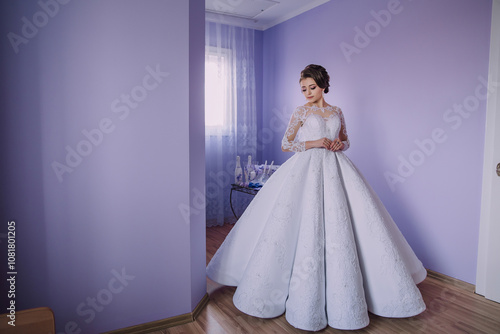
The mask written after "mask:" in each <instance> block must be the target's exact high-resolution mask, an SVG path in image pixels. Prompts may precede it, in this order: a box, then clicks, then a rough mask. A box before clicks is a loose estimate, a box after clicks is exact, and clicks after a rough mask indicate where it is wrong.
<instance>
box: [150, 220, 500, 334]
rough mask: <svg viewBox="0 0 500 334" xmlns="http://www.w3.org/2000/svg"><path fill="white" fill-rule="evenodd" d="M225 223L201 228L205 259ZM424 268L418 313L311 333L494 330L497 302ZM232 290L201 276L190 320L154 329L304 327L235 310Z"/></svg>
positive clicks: (234, 331) (498, 319)
mask: <svg viewBox="0 0 500 334" xmlns="http://www.w3.org/2000/svg"><path fill="white" fill-rule="evenodd" d="M231 228H232V225H229V224H226V225H224V226H220V227H209V228H207V263H208V262H209V261H210V259H211V258H212V256H213V255H214V254H215V252H216V250H217V249H218V247H219V246H220V244H221V243H222V241H223V240H224V238H225V236H226V235H227V233H229V231H230V230H231ZM428 273H429V274H428V277H427V278H426V279H425V280H424V281H423V282H422V283H420V284H419V285H418V287H419V289H420V291H421V292H422V296H423V298H424V301H425V303H426V305H427V310H426V311H424V312H423V313H421V314H420V315H418V316H416V317H413V318H406V319H390V318H383V317H379V316H375V315H372V314H370V324H369V325H368V327H365V328H363V329H360V330H356V331H341V330H337V329H334V328H331V327H327V328H325V329H324V330H322V331H319V332H316V333H322V334H323V333H325V334H326V333H328V334H330V333H352V334H358V333H360V334H361V333H363V334H365V333H373V334H375V333H377V334H378V333H380V334H391V333H398V334H400V333H410V334H413V333H425V334H433V333H436V334H443V333H446V334H448V333H450V334H456V333H471V334H482V333H485V334H500V304H498V303H495V302H493V301H490V300H487V299H486V298H484V297H482V296H479V295H477V294H475V293H474V286H473V285H471V284H468V283H465V282H462V281H459V280H457V279H454V278H451V277H447V276H445V275H442V274H439V273H436V272H433V271H429V272H428ZM499 284H500V282H499ZM234 291H235V288H234V287H227V286H222V285H220V284H217V283H215V282H213V281H211V280H210V279H207V292H208V293H209V296H210V301H209V303H208V305H207V306H206V307H205V308H204V309H203V311H202V312H201V313H200V315H199V316H198V318H197V319H196V321H194V322H192V323H188V324H184V325H180V326H176V327H170V328H167V329H164V330H162V331H156V332H155V333H156V334H181V333H182V334H184V333H186V334H192V333H193V334H194V333H209V334H224V333H229V334H240V333H242V334H243V333H249V334H250V333H251V334H253V333H255V334H261V333H262V334H266V333H310V332H307V331H303V330H299V329H296V328H294V327H292V326H291V325H290V324H288V322H287V321H286V320H285V316H284V315H282V316H280V317H277V318H274V319H259V318H255V317H251V316H249V315H246V314H244V313H242V312H240V311H239V310H238V309H236V307H234V305H233V301H232V297H233V294H234Z"/></svg>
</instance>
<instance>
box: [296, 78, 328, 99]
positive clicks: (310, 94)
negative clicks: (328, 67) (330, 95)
mask: <svg viewBox="0 0 500 334" xmlns="http://www.w3.org/2000/svg"><path fill="white" fill-rule="evenodd" d="M300 89H301V90H302V94H304V96H305V97H306V99H307V102H311V103H316V102H318V101H320V100H321V99H322V98H323V91H324V89H323V88H320V87H319V86H318V85H317V84H316V81H314V79H313V78H305V79H302V80H301V81H300Z"/></svg>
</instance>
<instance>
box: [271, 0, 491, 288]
mask: <svg viewBox="0 0 500 334" xmlns="http://www.w3.org/2000/svg"><path fill="white" fill-rule="evenodd" d="M372 11H373V12H372ZM381 11H383V12H381ZM389 14H390V15H389ZM490 21H491V1H489V0H482V1H474V0H461V1H452V0H443V1H438V2H436V1H430V0H422V1H410V0H401V1H396V0H377V1H360V0H349V1H347V0H333V1H330V2H328V3H327V4H324V5H322V6H320V7H317V8H315V9H314V10H311V11H309V12H307V13H305V14H302V15H300V16H298V17H295V18H293V19H291V20H289V21H286V22H284V23H282V24H280V25H278V26H275V27H273V28H271V29H269V30H266V31H265V32H264V77H263V92H264V93H263V99H264V100H263V101H264V109H263V124H264V129H263V130H267V133H268V135H267V137H268V138H269V137H270V138H271V139H270V140H268V144H267V145H265V149H264V153H263V156H264V157H267V159H269V158H268V157H274V159H275V160H280V161H279V162H283V161H284V160H286V159H287V158H288V157H289V156H290V154H289V153H282V152H281V149H280V141H281V138H282V135H283V132H284V128H285V124H286V123H287V122H288V118H289V116H290V115H291V113H292V111H293V109H294V108H295V106H297V105H301V104H303V103H304V102H305V101H304V98H303V96H302V95H301V92H300V90H299V85H298V77H299V73H300V71H301V70H302V69H303V67H305V66H306V65H307V64H310V63H319V64H322V65H324V66H325V67H326V68H327V70H328V71H329V73H330V75H331V78H332V82H331V84H332V89H331V92H330V93H329V94H328V95H327V97H326V100H327V101H328V102H329V103H331V104H334V105H338V106H340V107H341V108H342V109H343V111H344V115H345V118H346V122H347V130H348V134H349V137H350V141H351V148H350V149H349V151H347V155H348V156H349V157H350V158H351V159H352V160H353V161H354V163H355V164H356V165H357V166H358V167H359V169H360V170H361V171H362V172H363V174H364V175H365V176H366V178H367V179H368V181H369V182H370V184H371V185H372V186H373V188H374V189H375V190H376V192H377V193H378V194H379V195H380V197H381V199H382V201H383V202H384V203H385V204H386V206H387V208H388V210H389V211H390V213H391V214H392V216H393V218H394V219H395V221H396V223H397V224H398V226H399V227H400V229H401V230H402V232H403V234H404V235H405V237H406V238H407V240H408V241H409V243H410V244H411V246H412V247H413V249H414V250H415V252H416V253H417V255H418V256H419V257H420V259H421V260H422V261H423V263H424V265H425V266H426V267H427V268H429V269H432V270H435V271H438V272H441V273H444V274H446V275H450V276H452V277H456V278H458V279H461V280H464V281H467V282H470V283H474V282H475V272H476V255H477V240H478V230H479V211H480V198H481V174H482V161H483V145H484V143H483V142H484V122H485V111H486V103H485V92H486V88H485V87H484V85H483V84H482V82H483V81H482V79H478V77H481V78H487V76H488V56H489V32H490V30H489V29H490ZM358 29H359V30H358ZM366 29H367V30H366ZM359 31H361V32H359ZM460 108H461V110H460ZM433 133H434V136H433ZM417 142H418V144H417ZM402 161H406V162H402ZM398 169H399V170H398ZM391 173H392V174H391ZM387 175H389V176H387ZM388 178H389V179H388Z"/></svg>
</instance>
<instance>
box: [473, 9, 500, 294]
mask: <svg viewBox="0 0 500 334" xmlns="http://www.w3.org/2000/svg"><path fill="white" fill-rule="evenodd" d="M499 82H500V0H493V8H492V20H491V39H490V63H489V80H488V92H489V94H488V99H487V112H486V136H485V145H484V167H483V193H482V200H481V225H480V230H479V250H478V263H477V277H476V293H478V294H480V295H483V296H485V297H486V298H487V299H491V300H494V301H496V302H499V303H500V285H499V284H498V282H500V242H499V240H500V205H499V203H500V96H499V95H500V92H499V91H500V87H499V86H500V85H499ZM497 165H498V172H497Z"/></svg>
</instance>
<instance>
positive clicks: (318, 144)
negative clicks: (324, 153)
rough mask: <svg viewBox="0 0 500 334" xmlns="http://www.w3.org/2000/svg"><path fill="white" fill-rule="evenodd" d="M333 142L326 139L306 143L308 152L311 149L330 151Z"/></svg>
mask: <svg viewBox="0 0 500 334" xmlns="http://www.w3.org/2000/svg"><path fill="white" fill-rule="evenodd" d="M331 144H332V141H331V140H330V139H328V138H326V137H324V138H320V139H317V140H310V141H306V150H308V149H310V148H325V149H327V150H328V149H329V148H330V145H331Z"/></svg>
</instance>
